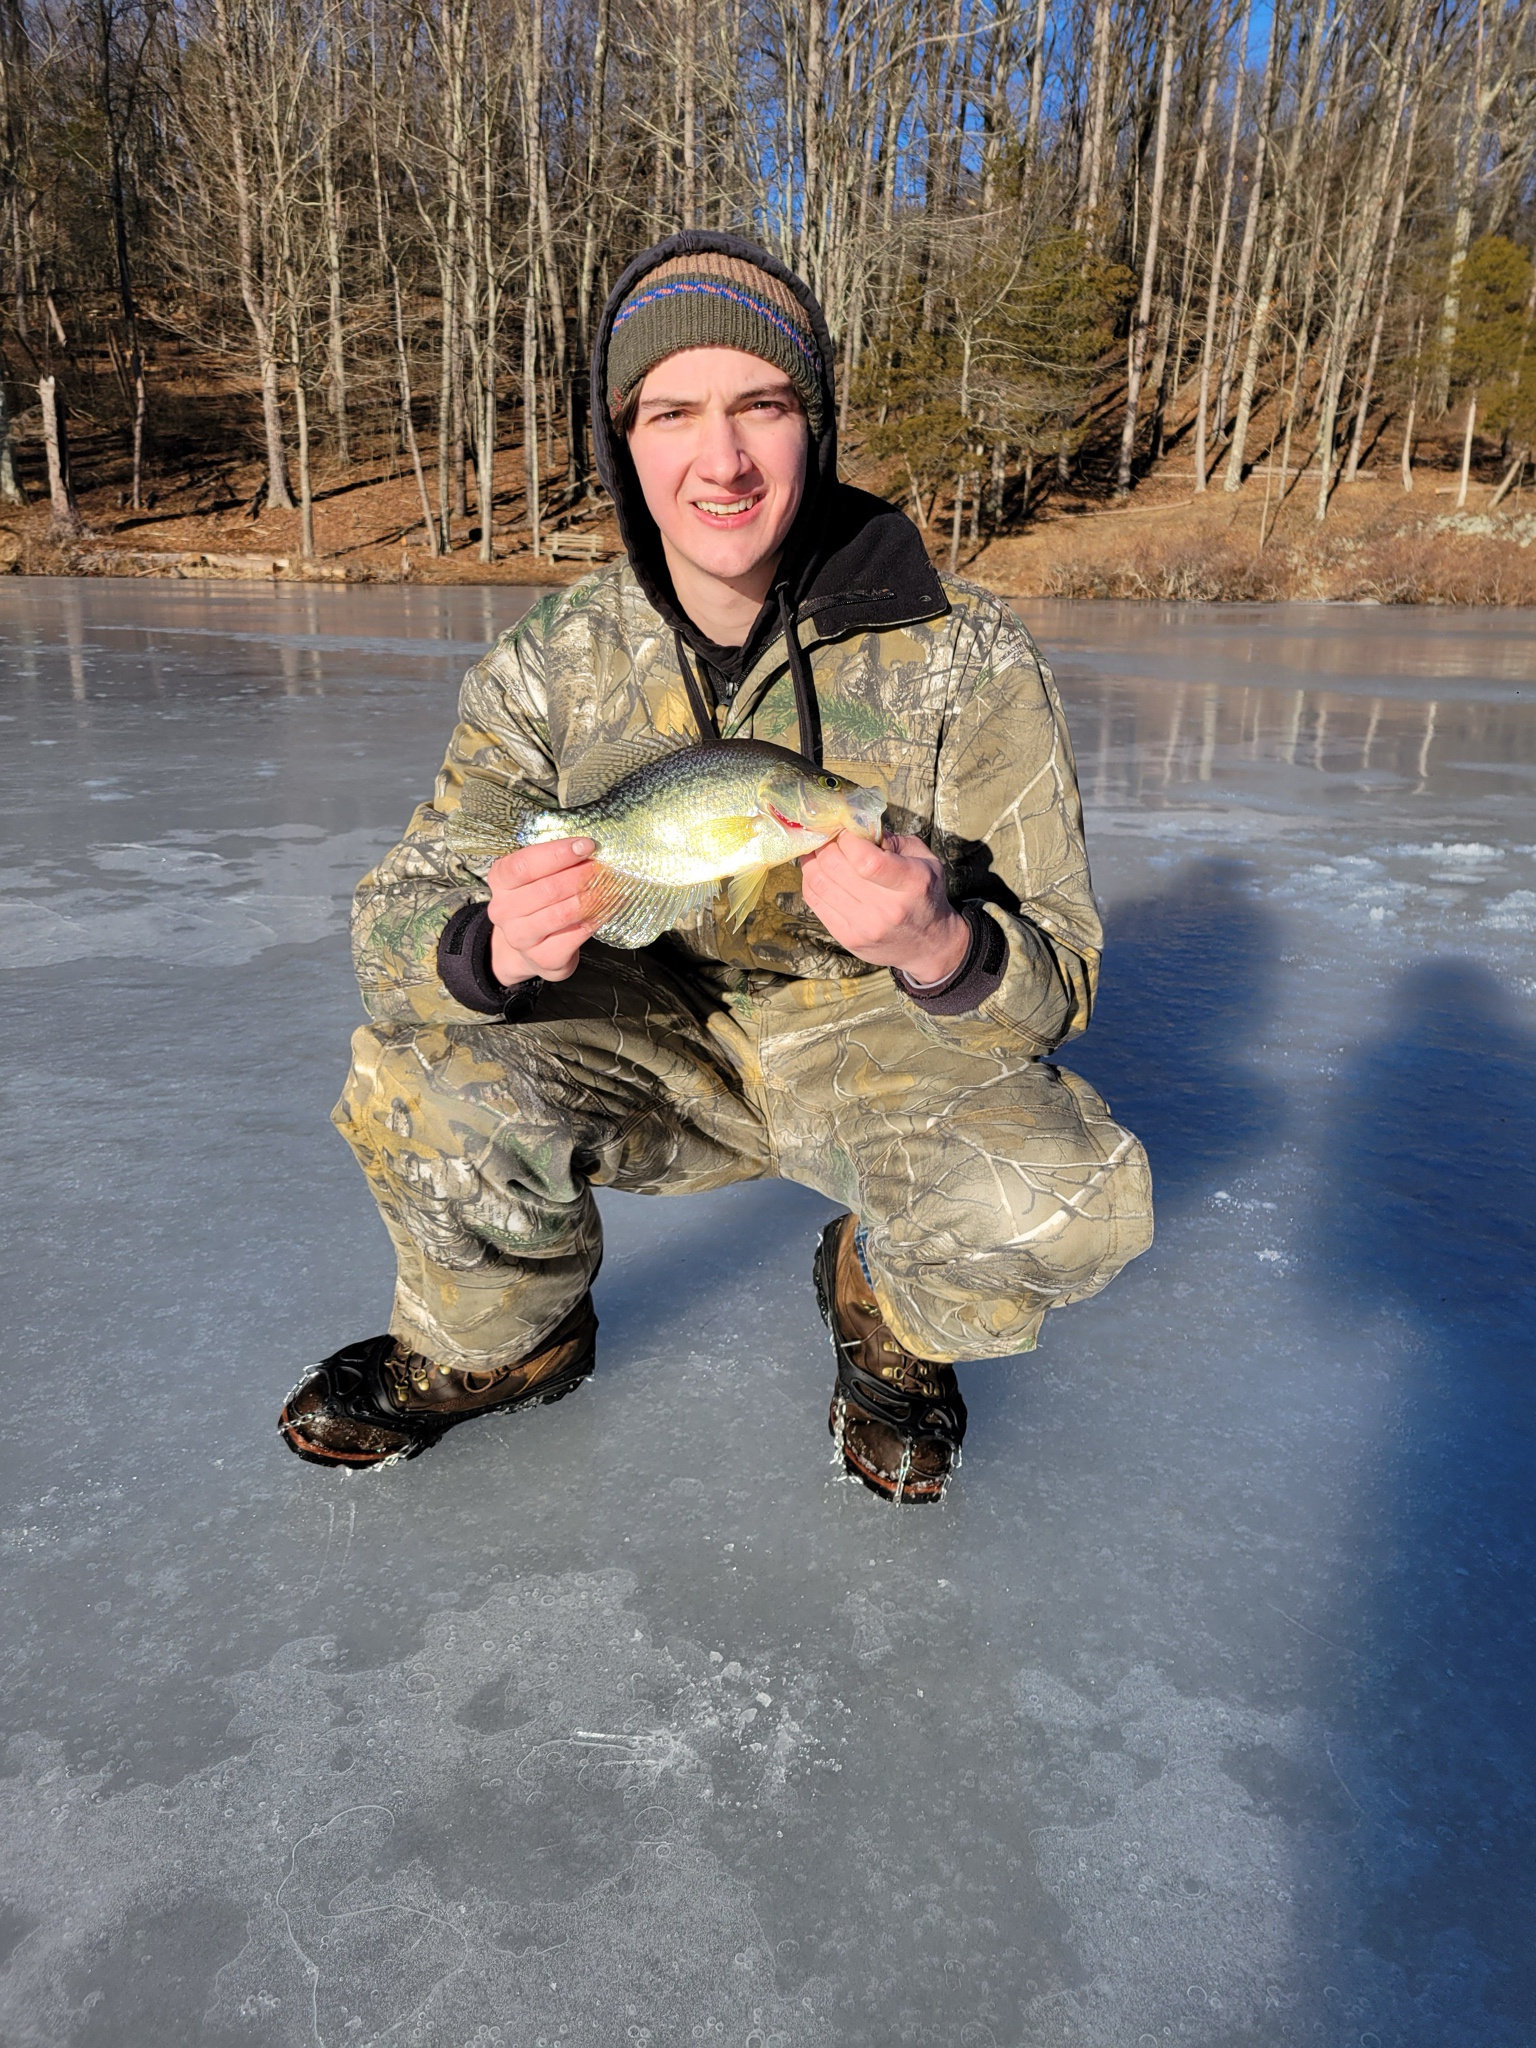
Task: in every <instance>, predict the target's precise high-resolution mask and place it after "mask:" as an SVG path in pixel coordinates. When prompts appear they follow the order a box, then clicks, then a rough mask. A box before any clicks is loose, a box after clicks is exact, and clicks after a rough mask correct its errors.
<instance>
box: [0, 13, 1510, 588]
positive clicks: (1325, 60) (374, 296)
mask: <svg viewBox="0 0 1536 2048" xmlns="http://www.w3.org/2000/svg"><path fill="white" fill-rule="evenodd" d="M688 225H699V226H708V227H716V226H719V227H729V228H733V229H737V230H739V231H741V232H744V233H747V234H749V235H752V236H753V237H755V238H756V239H758V240H760V241H761V242H763V243H765V244H766V245H767V246H769V247H770V248H772V249H774V250H775V251H777V252H778V253H779V254H780V255H782V256H783V257H784V258H785V260H786V261H788V262H789V263H791V264H793V265H795V266H796V267H797V268H798V269H799V270H801V271H802V272H803V273H804V275H805V276H806V277H807V278H808V279H809V280H810V281H811V283H812V284H813V286H814V287H815V289H816V290H817V292H818V293H819V294H820V296H821V298H822V301H823V303H824V305H825V307H826V311H827V315H828V319H829V322H830V326H831V329H832V332H833V335H834V338H835V341H836V345H837V348H838V350H839V355H840V364H841V392H842V401H841V402H842V408H843V419H842V425H843V429H844V432H845V436H846V448H847V451H848V454H849V459H850V462H851V464H852V465H853V466H854V467H856V468H857V469H858V471H859V473H860V477H861V480H870V481H873V482H874V483H875V485H876V487H877V488H880V489H881V490H883V491H884V492H885V493H886V494H887V495H888V496H890V497H892V498H894V499H897V500H899V501H900V502H902V503H903V504H905V505H906V506H907V507H908V508H909V509H910V510H911V511H912V513H913V515H914V517H916V518H917V519H918V520H919V522H920V523H921V524H922V525H923V527H924V528H925V529H926V530H927V531H928V533H929V536H930V540H931V544H932V546H933V548H934V551H935V553H936V554H938V555H940V556H941V557H943V556H947V558H948V560H949V562H950V563H951V564H953V563H955V562H956V561H957V560H958V559H959V558H960V555H961V553H962V551H963V550H964V551H969V552H974V550H975V549H976V548H977V547H978V546H980V545H982V544H984V542H985V541H986V539H987V537H988V536H989V535H996V534H1004V533H1009V532H1014V531H1018V530H1020V529H1021V528H1024V527H1025V526H1027V524H1028V523H1029V522H1030V520H1031V519H1032V518H1033V517H1035V516H1036V515H1037V514H1038V513H1039V512H1040V510H1041V508H1042V507H1043V506H1046V505H1047V504H1048V503H1050V502H1051V501H1052V500H1053V498H1058V497H1059V496H1060V495H1061V494H1063V493H1065V492H1067V491H1075V492H1077V493H1078V494H1079V496H1083V495H1084V494H1086V496H1087V498H1088V499H1089V500H1091V501H1092V502H1093V503H1096V504H1100V505H1102V506H1104V507H1105V508H1112V507H1114V506H1115V505H1117V504H1121V503H1124V502H1126V501H1128V500H1129V499H1131V498H1132V496H1133V495H1134V494H1135V493H1136V492H1137V490H1138V487H1139V486H1140V485H1141V484H1142V482H1143V480H1144V479H1145V478H1146V477H1147V476H1148V474H1149V472H1151V471H1152V470H1154V469H1155V468H1156V467H1157V466H1158V465H1159V464H1161V465H1163V468H1164V469H1165V470H1166V469H1167V467H1168V465H1169V464H1170V462H1172V461H1174V460H1177V462H1178V463H1179V465H1181V467H1180V471H1179V473H1180V475H1181V476H1182V477H1183V479H1184V480H1185V485H1186V488H1187V492H1188V495H1189V496H1190V497H1191V498H1192V499H1201V498H1203V497H1205V496H1207V495H1219V494H1224V493H1227V494H1230V493H1236V492H1241V491H1244V490H1245V489H1249V490H1251V489H1252V487H1253V486H1255V485H1258V486H1261V487H1262V489H1263V490H1264V493H1265V499H1266V511H1265V517H1266V518H1267V517H1268V516H1269V514H1268V505H1269V503H1270V502H1273V503H1274V505H1275V507H1276V509H1277V510H1278V507H1279V506H1280V505H1281V504H1286V505H1287V506H1288V508H1289V510H1288V516H1289V517H1290V518H1291V519H1292V522H1293V525H1294V522H1295V519H1296V517H1297V514H1298V508H1301V507H1303V506H1304V507H1305V508H1306V512H1307V516H1308V517H1309V518H1310V519H1311V520H1314V521H1316V522H1327V521H1328V520H1329V518H1330V516H1331V515H1332V513H1333V510H1334V508H1335V506H1336V504H1337V503H1338V500H1339V494H1340V491H1341V489H1342V488H1343V487H1344V486H1346V485H1349V484H1350V483H1351V482H1352V481H1353V480H1354V479H1355V478H1356V477H1357V475H1364V474H1374V475H1377V476H1380V475H1384V474H1386V473H1388V472H1390V473H1391V475H1392V477H1393V478H1394V480H1398V481H1400V483H1401V486H1402V489H1403V490H1404V491H1405V492H1406V491H1409V490H1411V489H1412V487H1413V485H1414V481H1415V466H1416V458H1417V459H1418V460H1419V461H1421V462H1422V460H1423V459H1424V457H1425V453H1426V451H1433V459H1434V460H1435V461H1436V462H1437V463H1438V464H1439V465H1440V466H1441V467H1442V468H1443V469H1445V471H1446V474H1447V476H1448V480H1449V487H1450V489H1451V491H1452V493H1453V499H1454V503H1455V504H1456V505H1457V506H1465V505H1466V504H1467V503H1468V490H1469V483H1470V482H1472V481H1473V480H1475V479H1482V482H1481V485H1480V494H1479V497H1478V500H1477V503H1478V504H1479V505H1480V506H1482V507H1483V508H1484V509H1485V510H1491V509H1493V508H1494V507H1496V506H1497V505H1498V504H1500V503H1502V502H1503V501H1504V500H1505V499H1506V498H1507V496H1508V494H1509V493H1510V492H1512V491H1518V490H1519V488H1520V486H1521V484H1522V481H1523V479H1524V477H1525V474H1526V470H1527V466H1528V464H1529V461H1530V456H1531V449H1532V445H1533V442H1536V268H1533V262H1532V252H1533V241H1536V0H841V4H832V0H801V4H799V5H797V6H795V7H790V6H788V5H786V4H783V0H627V4H625V5H624V6H622V7H615V6H614V4H613V0H0V279H3V291H0V517H3V515H4V512H5V508H6V507H7V506H12V507H19V506H22V505H23V504H25V503H29V502H30V503H31V504H33V505H41V504H42V503H44V502H46V504H47V507H48V516H49V520H50V523H51V526H52V529H53V532H54V534H55V535H56V536H63V537H68V536H71V535H75V534H78V533H79V532H80V531H81V530H82V529H83V528H84V527H85V526H87V525H94V526H98V527H99V526H101V525H104V524H107V525H112V526H114V527H122V528H123V529H125V530H126V529H127V528H128V527H129V526H130V525H132V524H134V523H135V522H136V521H138V522H145V521H149V520H150V519H151V518H152V517H153V516H154V515H155V511H156V508H157V507H158V508H160V510H161V512H162V513H164V512H167V511H169V510H171V509H175V508H177V507H179V508H181V509H182V510H185V511H194V510H195V511H197V512H199V513H210V514H212V513H218V514H220V515H225V516H233V517H234V518H235V519H236V520H237V521H238V520H240V519H243V518H244V517H245V516H246V515H249V517H250V519H251V521H253V522H256V521H259V520H260V519H262V518H263V516H264V515H266V514H267V513H278V512H283V513H288V512H290V510H291V512H292V519H291V527H292V532H293V535H294V537H295V545H296V549H297V553H298V555H299V556H300V557H301V558H302V559H306V560H313V559H315V558H316V557H317V556H322V555H325V554H327V553H338V552H340V540H339V538H338V536H339V532H340V529H339V527H337V526H336V524H335V519H334V518H332V515H331V514H329V513H328V514H327V517H328V518H332V524H331V527H330V528H328V529H327V534H328V539H327V534H322V535H321V538H320V539H319V540H317V515H316V507H317V505H318V504H321V503H324V504H325V505H327V506H330V507H334V506H335V505H336V504H338V503H339V502H340V500H341V499H342V498H344V496H345V494H346V492H347V491H348V490H349V489H350V488H353V487H358V488H361V487H362V486H363V485H365V484H368V483H370V482H378V481H379V480H381V479H385V478H387V479H389V480H390V481H391V482H392V483H393V484H394V485H395V486H396V499H395V502H396V503H397V504H398V506H399V507H400V510H399V513H398V518H397V520H396V529H397V530H396V533H395V535H394V539H395V541H396V547H397V552H399V550H401V549H403V550H404V551H405V558H407V559H408V558H409V557H410V556H411V555H413V554H414V556H416V557H417V558H420V559H425V560H429V561H430V560H438V559H442V558H445V557H449V556H452V555H455V554H460V555H468V556H472V557H473V558H474V559H476V560H478V561H480V562H482V563H489V562H491V561H493V560H495V559H497V558H500V557H505V556H507V555H509V554H514V553H516V554H522V555H526V556H531V557H536V558H540V559H544V558H547V557H548V556H549V555H550V554H551V553H556V554H557V553H558V552H559V551H560V547H561V543H562V537H564V539H565V544H566V545H567V547H570V546H572V545H574V541H573V539H572V537H573V536H576V535H578V534H579V533H580V532H581V531H582V530H583V528H584V527H587V526H590V525H591V523H592V522H593V521H595V520H597V519H599V518H600V516H601V509H602V499H601V494H600V491H599V488H598V486H597V484H596V480H595V478H594V477H593V475H592V471H591V458H590V434H589V423H588V419H587V409H586V408H587V398H586V380H587V372H588V357H589V349H590V346H591V339H592V334H593V329H594V324H595V322H596V319H597V317H598V315H599V313H600V311H601V308H602V303H603V299H604V296H605V294H606V292H607V290H608V288H609V284H610V281H611V279H612V278H613V277H615V276H616V275H617V274H618V272H619V271H620V270H621V269H622V268H623V266H624V264H625V263H626V262H627V261H628V259H629V257H630V256H631V255H632V254H633V253H634V252H635V251H636V250H637V249H639V248H641V247H643V246H644V245H645V244H647V243H648V242H651V241H653V240H655V239H657V238H658V237H659V236H661V235H662V234H665V233H668V232H670V231H672V230H673V229H676V228H678V227H681V226H688ZM1368 465H1369V467H1368ZM253 530H254V529H253ZM284 530H285V531H286V530H287V529H286V528H285V529H284ZM1262 539H1263V534H1262V531H1261V534H1260V540H1261V544H1262Z"/></svg>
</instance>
